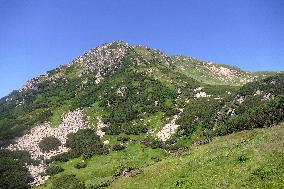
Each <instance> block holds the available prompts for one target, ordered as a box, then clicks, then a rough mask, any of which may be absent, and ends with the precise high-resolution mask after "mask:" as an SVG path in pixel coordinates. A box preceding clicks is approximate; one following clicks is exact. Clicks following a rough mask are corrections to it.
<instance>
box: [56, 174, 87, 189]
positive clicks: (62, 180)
mask: <svg viewBox="0 0 284 189" xmlns="http://www.w3.org/2000/svg"><path fill="white" fill-rule="evenodd" d="M51 188H52V189H67V188H68V189H84V188H85V186H84V183H83V182H81V181H79V180H78V179H77V178H76V177H75V175H62V176H60V177H55V178H54V180H53V182H52V187H51Z"/></svg>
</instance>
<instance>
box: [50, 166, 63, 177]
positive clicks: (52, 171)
mask: <svg viewBox="0 0 284 189" xmlns="http://www.w3.org/2000/svg"><path fill="white" fill-rule="evenodd" d="M63 171H64V169H63V168H62V167H60V166H58V165H50V166H49V167H48V168H47V169H46V171H45V173H46V174H47V175H50V176H53V175H56V174H58V173H61V172H63Z"/></svg>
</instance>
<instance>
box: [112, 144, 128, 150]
mask: <svg viewBox="0 0 284 189" xmlns="http://www.w3.org/2000/svg"><path fill="white" fill-rule="evenodd" d="M125 148H126V147H125V146H123V145H121V144H114V145H113V146H112V150H113V151H121V150H124V149H125Z"/></svg>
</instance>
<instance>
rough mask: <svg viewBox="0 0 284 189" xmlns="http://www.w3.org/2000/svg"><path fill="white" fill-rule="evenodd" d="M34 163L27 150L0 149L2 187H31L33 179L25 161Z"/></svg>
mask: <svg viewBox="0 0 284 189" xmlns="http://www.w3.org/2000/svg"><path fill="white" fill-rule="evenodd" d="M26 162H27V163H28V164H31V163H34V161H33V160H32V159H30V155H29V154H28V153H27V152H25V151H10V150H4V149H1V150H0V188H3V189H4V188H5V189H10V188H11V189H12V188H24V189H26V188H29V186H28V183H29V182H31V181H32V180H33V178H32V176H31V174H30V173H29V172H28V169H27V168H26V167H25V163H26Z"/></svg>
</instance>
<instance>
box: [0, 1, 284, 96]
mask: <svg viewBox="0 0 284 189" xmlns="http://www.w3.org/2000/svg"><path fill="white" fill-rule="evenodd" d="M114 40H124V41H127V42H129V43H130V44H142V45H147V46H150V47H153V48H159V49H161V50H163V51H165V52H166V53H168V54H170V55H173V54H183V55H188V56H193V57H197V58H199V59H202V60H211V61H213V62H216V63H223V64H231V65H235V66H239V67H241V68H243V69H245V70H250V71H256V70H284V1H283V0H183V1H182V0H143V1H142V0H140V1H138V0H112V1H111V0H101V1H99V0H97V1H96V0H90V1H87V0H77V1H75V0H73V1H72V0H0V71H1V73H0V97H2V96H5V95H7V94H8V93H9V92H11V91H12V90H13V89H18V88H19V87H20V86H21V85H22V84H24V82H25V81H26V80H28V79H31V78H33V77H35V76H37V75H39V74H42V73H44V72H45V71H47V70H50V69H53V68H55V67H57V66H58V65H60V64H66V63H68V62H69V61H70V60H72V59H73V58H74V57H76V56H78V55H80V54H82V53H83V52H84V51H86V50H88V49H90V48H92V47H96V46H97V45H99V44H101V43H105V42H110V41H114Z"/></svg>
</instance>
